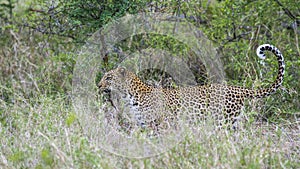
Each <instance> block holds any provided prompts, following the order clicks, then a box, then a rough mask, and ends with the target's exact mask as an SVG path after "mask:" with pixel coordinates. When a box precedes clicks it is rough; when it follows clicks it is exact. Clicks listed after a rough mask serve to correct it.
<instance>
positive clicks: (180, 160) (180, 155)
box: [0, 0, 300, 168]
mask: <svg viewBox="0 0 300 169" xmlns="http://www.w3.org/2000/svg"><path fill="white" fill-rule="evenodd" d="M299 6H300V1H297V0H280V1H278V0H274V1H269V0H262V1H249V0H242V1H237V0H223V1H214V0H212V1H210V0H200V1H199V0H190V1H175V0H168V1H161V0H155V1H148V0H146V1H144V0H134V1H127V0H121V1H117V0H105V1H94V0H87V1H81V0H71V1H68V0H59V1H54V0H50V1H48V0H47V1H46V0H26V1H18V0H4V1H1V2H0V62H1V65H0V129H1V130H0V138H1V139H0V140H1V141H0V142H1V145H2V146H0V156H1V158H0V165H1V166H2V165H3V166H4V167H3V168H11V167H16V168H33V167H36V168H95V167H98V168H100V167H103V168H120V167H123V168H126V167H127V168H139V167H141V166H144V167H145V168H174V167H175V168H176V167H177V168H193V167H194V168H234V167H235V168H281V167H285V168H299V167H300V166H299V153H298V150H297V149H296V148H297V147H296V148H295V143H298V142H299V137H297V136H298V135H297V132H298V126H297V125H298V124H299V110H300V95H299V93H300V88H299V86H300V83H299V78H300V71H299V70H300V60H299V56H300V49H299V34H300V30H299V26H300V13H299ZM151 11H157V12H167V13H171V14H173V15H176V16H178V17H181V18H186V19H187V20H188V21H190V22H191V23H193V24H194V25H196V26H197V27H199V30H201V31H203V32H204V33H205V35H206V36H207V37H208V38H209V39H210V40H211V41H213V42H214V45H215V47H216V48H217V49H218V52H219V54H221V55H222V61H223V63H224V65H225V71H226V75H227V79H226V80H227V81H228V84H234V85H239V86H246V87H249V88H260V87H266V86H268V85H269V84H270V83H271V82H273V81H274V78H275V76H276V73H277V61H276V59H275V57H274V56H272V55H271V54H268V55H267V59H266V60H264V61H260V60H259V58H257V56H256V54H255V50H256V47H257V46H258V45H260V44H263V43H270V44H273V45H275V46H277V47H278V48H279V49H280V50H281V51H282V53H283V54H284V57H285V63H286V73H285V79H284V83H283V87H282V88H281V89H280V90H279V91H278V92H277V93H276V94H274V95H272V96H271V97H268V98H265V99H262V100H260V101H250V102H248V105H247V106H246V111H245V114H246V115H245V116H246V119H247V120H248V121H249V123H247V124H246V127H245V128H243V129H244V130H242V131H241V132H239V134H241V135H239V136H235V135H234V136H233V135H228V133H227V134H224V133H213V134H212V133H210V131H209V130H206V129H203V130H201V131H203V133H202V135H201V137H200V138H201V139H202V140H200V142H199V141H198V140H197V138H190V137H187V138H186V139H185V140H184V141H183V142H182V143H181V144H180V145H178V147H175V148H174V149H172V150H171V151H170V152H167V153H166V154H162V155H161V156H158V157H155V158H151V159H141V160H139V159H134V160H132V159H127V158H119V157H116V156H115V155H112V154H110V153H107V152H104V151H99V150H96V149H95V147H93V146H91V145H90V142H89V140H87V139H86V138H85V137H84V135H83V131H82V126H80V124H79V123H78V122H80V119H78V117H77V116H76V113H75V112H74V110H73V109H72V106H71V99H70V94H71V89H72V73H73V68H74V65H75V63H76V58H75V56H76V49H78V46H81V45H83V44H84V40H86V39H87V38H88V37H89V36H90V35H91V34H93V33H94V32H95V31H97V30H98V29H99V28H101V27H102V26H104V25H105V24H107V23H109V22H111V21H113V20H114V19H116V18H119V17H122V16H124V15H126V14H127V13H131V14H135V13H137V12H151ZM148 47H151V48H157V49H163V50H166V51H169V52H171V53H175V54H179V55H182V56H185V58H190V57H194V55H195V54H191V53H190V49H189V48H188V45H184V44H182V43H180V42H178V41H176V40H174V39H173V38H172V37H169V36H163V35H157V34H147V35H136V36H133V37H130V38H128V39H125V40H124V41H122V42H120V43H119V44H117V45H116V48H118V49H120V50H122V51H124V52H135V51H137V50H140V49H146V48H148ZM107 56H108V61H107V62H102V65H101V67H100V68H99V69H101V72H100V73H99V74H98V76H97V77H96V80H95V81H96V82H97V81H99V80H100V78H101V77H102V75H103V73H104V70H105V71H107V70H110V69H112V68H114V67H115V65H116V63H119V62H120V61H121V60H122V59H123V58H122V57H124V56H122V55H121V54H120V53H119V52H118V51H117V52H111V53H108V54H107ZM262 62H263V63H264V65H265V66H263V64H261V63H262ZM200 63H201V61H198V60H196V61H195V62H193V65H194V66H197V65H198V64H200ZM201 77H205V76H201ZM199 78H200V77H199ZM258 119H259V120H258ZM264 120H267V121H268V122H272V123H274V125H271V124H265V125H266V126H263V125H262V126H260V125H256V123H257V122H258V121H264ZM256 126H259V127H257V128H256ZM260 127H261V128H260ZM264 127H265V128H264ZM229 132H230V131H229ZM96 134H97V133H95V135H96ZM233 138H234V139H233ZM236 140H237V141H236ZM195 166H196V167H195Z"/></svg>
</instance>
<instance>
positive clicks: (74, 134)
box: [0, 95, 300, 168]
mask: <svg viewBox="0 0 300 169" xmlns="http://www.w3.org/2000/svg"><path fill="white" fill-rule="evenodd" d="M16 100H18V101H17V102H16V103H15V104H9V103H7V102H4V101H2V100H0V113H1V114H0V115H1V116H0V117H1V123H0V129H1V130H0V138H1V139H0V144H1V150H0V166H1V167H0V168H299V167H300V156H299V154H300V137H299V119H296V117H295V119H291V121H290V122H289V123H280V124H268V123H257V122H256V123H255V122H254V123H252V124H250V123H242V124H241V126H240V128H241V129H240V130H239V131H236V132H234V131H230V130H226V129H221V130H219V131H214V130H211V128H210V127H209V125H203V126H199V127H197V131H198V132H195V131H194V134H193V135H192V134H188V133H187V136H186V138H184V140H183V141H182V142H180V143H179V144H178V145H177V146H176V147H174V148H173V149H171V150H170V151H168V152H166V153H163V154H160V155H157V156H155V157H151V158H144V159H131V158H125V157H119V156H116V155H114V154H112V153H109V152H106V151H104V150H102V149H100V148H98V147H93V146H92V145H91V144H90V143H89V142H88V140H87V139H86V138H85V137H84V136H83V132H82V128H81V126H80V123H79V121H80V119H77V117H76V113H75V111H74V109H73V107H72V106H70V103H69V102H68V98H67V97H65V96H63V95H58V96H57V97H56V98H49V97H47V96H43V95H41V96H39V97H38V98H36V99H30V100H28V99H27V100H26V99H23V98H16Z"/></svg>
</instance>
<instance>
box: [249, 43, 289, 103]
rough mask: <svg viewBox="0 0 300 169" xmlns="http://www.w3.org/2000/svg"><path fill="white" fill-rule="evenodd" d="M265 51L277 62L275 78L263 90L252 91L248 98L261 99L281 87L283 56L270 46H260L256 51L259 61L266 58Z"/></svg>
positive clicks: (283, 67) (283, 66)
mask: <svg viewBox="0 0 300 169" xmlns="http://www.w3.org/2000/svg"><path fill="white" fill-rule="evenodd" d="M265 51H270V52H272V53H273V54H274V55H275V56H276V57H277V61H278V74H277V78H276V80H275V82H274V83H273V84H272V85H271V86H270V87H268V88H264V89H258V90H253V91H252V92H251V94H250V97H256V98H261V97H265V96H269V95H270V94H272V93H274V92H275V91H276V90H277V89H278V88H279V87H280V86H281V85H282V82H283V77H284V70H285V63H284V58H283V55H282V54H281V52H280V51H279V49H277V48H276V47H275V46H273V45H270V44H263V45H260V46H259V47H258V48H257V50H256V54H257V56H258V57H260V58H261V59H265V58H266V54H265Z"/></svg>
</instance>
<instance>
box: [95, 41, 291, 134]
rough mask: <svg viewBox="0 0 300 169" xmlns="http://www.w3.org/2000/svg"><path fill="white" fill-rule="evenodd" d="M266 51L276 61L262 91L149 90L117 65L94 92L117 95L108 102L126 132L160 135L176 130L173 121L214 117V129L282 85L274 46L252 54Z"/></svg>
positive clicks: (219, 86) (218, 86)
mask: <svg viewBox="0 0 300 169" xmlns="http://www.w3.org/2000/svg"><path fill="white" fill-rule="evenodd" d="M266 51H269V52H271V53H273V54H274V55H275V56H276V57H277V61H278V74H277V77H276V79H275V81H274V82H273V83H272V84H271V85H269V86H268V87H266V88H259V89H251V88H247V87H241V86H234V85H226V84H219V83H212V84H206V85H199V86H198V85H195V86H182V87H181V86H180V87H176V88H163V87H153V86H150V85H147V84H146V83H144V82H143V81H142V80H141V79H140V78H139V77H138V76H137V75H136V74H135V73H133V72H131V71H129V70H127V69H126V68H125V67H122V66H120V67H118V68H115V69H113V70H110V71H108V72H106V73H105V74H104V76H103V77H102V79H101V80H100V82H99V83H98V89H99V92H100V93H102V94H103V93H104V94H109V95H110V94H111V95H110V96H112V95H113V93H115V94H118V96H119V97H118V99H112V98H110V99H108V100H109V102H110V103H111V105H112V107H114V108H115V109H116V110H118V111H117V112H119V113H118V120H119V121H123V123H122V125H123V126H127V127H126V128H127V129H128V131H129V130H133V128H140V129H143V130H147V129H149V130H148V131H151V132H152V133H156V134H157V133H162V132H161V131H167V130H169V129H171V128H172V129H177V128H178V126H180V125H178V123H177V122H178V121H180V120H181V118H184V119H185V123H189V124H193V125H195V123H198V122H201V120H202V119H205V118H206V117H214V119H215V121H216V124H217V125H218V126H223V125H226V124H234V123H235V121H236V120H237V119H238V117H239V115H240V113H241V109H242V108H243V107H244V102H245V99H254V98H263V97H266V96H269V95H271V94H273V93H275V92H276V91H277V90H278V88H279V87H280V86H282V83H283V78H284V71H285V63H284V57H283V55H282V53H281V52H280V51H279V49H278V48H277V47H275V46H273V45H270V44H263V45H260V46H259V47H258V48H257V50H256V54H257V55H258V57H259V58H261V59H265V58H266ZM120 107H121V108H122V110H121V109H120ZM115 117H117V116H115ZM121 119H122V120H121ZM124 119H125V120H124ZM128 126H130V127H128ZM133 126H134V127H133Z"/></svg>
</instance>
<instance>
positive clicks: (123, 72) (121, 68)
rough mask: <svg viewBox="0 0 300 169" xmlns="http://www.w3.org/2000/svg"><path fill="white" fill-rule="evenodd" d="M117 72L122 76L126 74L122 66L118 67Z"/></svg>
mask: <svg viewBox="0 0 300 169" xmlns="http://www.w3.org/2000/svg"><path fill="white" fill-rule="evenodd" d="M118 71H119V73H120V74H121V75H122V76H123V77H124V76H125V75H126V71H127V70H126V68H124V67H119V70H118Z"/></svg>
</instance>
